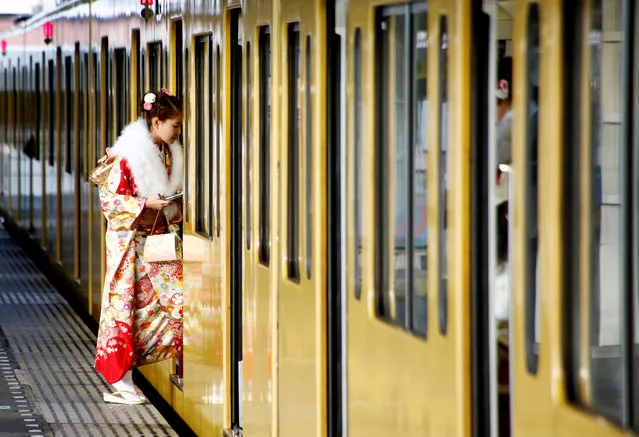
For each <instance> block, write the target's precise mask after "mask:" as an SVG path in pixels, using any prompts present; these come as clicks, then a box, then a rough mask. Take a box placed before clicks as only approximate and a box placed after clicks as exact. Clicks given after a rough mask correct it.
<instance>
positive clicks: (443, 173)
mask: <svg viewBox="0 0 639 437" xmlns="http://www.w3.org/2000/svg"><path fill="white" fill-rule="evenodd" d="M439 35H440V40H439V280H440V282H439V331H440V332H441V333H442V334H444V335H446V331H447V327H448V326H447V325H448V323H447V322H448V317H447V316H448V267H447V266H448V178H449V164H448V163H449V161H450V156H449V155H448V23H447V20H446V17H445V16H443V17H441V20H440V25H439Z"/></svg>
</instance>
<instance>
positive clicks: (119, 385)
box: [103, 370, 146, 404]
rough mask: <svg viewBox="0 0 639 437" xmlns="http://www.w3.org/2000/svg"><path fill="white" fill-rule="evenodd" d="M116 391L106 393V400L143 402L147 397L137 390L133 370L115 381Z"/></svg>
mask: <svg viewBox="0 0 639 437" xmlns="http://www.w3.org/2000/svg"><path fill="white" fill-rule="evenodd" d="M113 388H114V389H115V392H114V393H113V394H111V393H104V394H103V397H104V400H105V401H106V402H113V403H119V404H143V403H144V402H146V398H145V397H144V396H143V395H142V394H139V393H138V392H137V390H136V389H135V385H134V384H133V373H132V371H131V370H129V371H128V372H126V373H125V374H124V376H123V377H122V379H121V380H119V381H118V382H114V383H113Z"/></svg>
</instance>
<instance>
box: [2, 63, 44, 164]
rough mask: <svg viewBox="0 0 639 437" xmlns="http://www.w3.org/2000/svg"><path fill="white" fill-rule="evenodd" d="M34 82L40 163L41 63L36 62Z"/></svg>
mask: <svg viewBox="0 0 639 437" xmlns="http://www.w3.org/2000/svg"><path fill="white" fill-rule="evenodd" d="M34 80H35V110H36V113H35V147H36V152H35V155H34V157H35V159H36V160H37V161H39V160H40V159H41V156H40V149H41V146H40V132H41V126H40V123H42V112H41V111H42V84H41V83H40V81H41V69H40V63H39V62H36V64H35V66H34ZM0 120H2V116H1V115H0Z"/></svg>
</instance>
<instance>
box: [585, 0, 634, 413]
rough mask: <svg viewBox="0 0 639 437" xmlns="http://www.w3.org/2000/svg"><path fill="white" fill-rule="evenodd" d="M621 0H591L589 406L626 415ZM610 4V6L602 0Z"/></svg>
mask: <svg viewBox="0 0 639 437" xmlns="http://www.w3.org/2000/svg"><path fill="white" fill-rule="evenodd" d="M622 3H623V2H614V3H612V4H611V3H609V2H604V1H602V0H592V1H590V2H589V7H590V8H589V9H590V10H589V17H590V19H589V27H590V29H589V33H588V42H589V57H590V63H589V67H590V77H589V84H590V108H589V109H590V110H589V112H590V141H589V143H590V147H589V161H590V172H589V174H590V177H589V179H590V196H589V197H590V229H589V234H590V263H589V265H590V266H591V267H590V269H589V275H590V284H591V285H590V309H591V312H590V323H591V326H590V329H591V330H590V345H591V354H590V378H591V387H590V388H591V402H590V407H591V408H592V409H594V410H596V411H597V412H599V413H601V414H603V415H605V416H607V417H609V418H611V419H613V420H615V421H617V422H622V421H623V417H624V416H625V414H624V409H625V408H626V405H625V402H624V401H625V400H627V399H624V398H625V396H624V392H625V391H626V390H627V389H630V390H632V388H631V387H624V384H626V385H627V384H628V383H627V382H624V378H625V376H624V370H626V371H629V370H627V369H624V364H623V363H624V361H626V359H625V358H622V357H623V355H624V352H627V351H624V346H622V344H623V341H622V339H623V337H624V333H623V330H624V329H626V328H625V326H626V322H627V324H628V325H631V322H630V321H629V320H625V321H624V318H623V317H620V316H621V314H622V313H623V308H624V300H625V299H624V293H623V290H624V288H625V287H626V286H627V285H628V284H626V281H625V279H624V277H625V276H626V275H625V273H624V271H625V269H626V265H628V264H630V263H627V262H625V261H624V258H625V256H627V255H628V254H627V253H625V249H624V240H625V239H626V235H625V232H624V230H625V229H628V228H629V226H628V225H627V223H625V221H626V218H625V217H624V213H625V211H626V210H627V208H628V206H627V203H626V202H625V201H624V199H625V197H624V191H625V189H624V185H625V186H628V187H629V186H630V185H629V182H628V185H626V183H624V177H625V174H624V173H625V172H624V170H623V165H622V163H623V162H624V161H625V158H624V157H626V156H630V151H629V150H628V149H627V145H626V144H625V142H624V141H623V131H624V125H623V117H622V112H623V109H622V106H623V103H622V102H623V100H624V98H625V91H624V90H623V85H622V84H623V82H624V81H623V79H622V65H623V60H622V40H623V32H622V30H623V29H622V23H623V21H624V20H623V16H622ZM604 5H605V6H604Z"/></svg>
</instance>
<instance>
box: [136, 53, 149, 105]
mask: <svg viewBox="0 0 639 437" xmlns="http://www.w3.org/2000/svg"><path fill="white" fill-rule="evenodd" d="M146 92H147V88H146V54H145V52H144V51H143V50H142V51H141V53H140V74H139V76H138V106H137V108H139V107H140V103H141V102H142V98H143V97H144V93H146Z"/></svg>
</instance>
